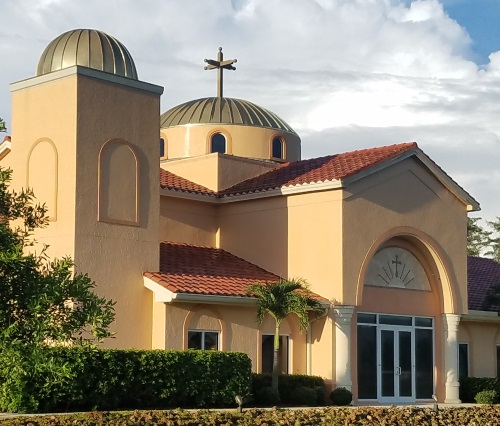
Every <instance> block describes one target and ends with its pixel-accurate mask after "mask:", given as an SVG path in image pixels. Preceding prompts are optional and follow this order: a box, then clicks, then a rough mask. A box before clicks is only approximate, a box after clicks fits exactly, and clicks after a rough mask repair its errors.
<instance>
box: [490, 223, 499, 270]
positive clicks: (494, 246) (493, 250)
mask: <svg viewBox="0 0 500 426" xmlns="http://www.w3.org/2000/svg"><path fill="white" fill-rule="evenodd" d="M488 226H489V227H490V228H491V229H492V230H493V231H492V232H491V233H490V234H491V236H490V251H489V252H488V255H489V256H491V257H492V258H493V259H494V260H496V261H497V262H500V216H499V217H497V218H496V220H494V221H488Z"/></svg>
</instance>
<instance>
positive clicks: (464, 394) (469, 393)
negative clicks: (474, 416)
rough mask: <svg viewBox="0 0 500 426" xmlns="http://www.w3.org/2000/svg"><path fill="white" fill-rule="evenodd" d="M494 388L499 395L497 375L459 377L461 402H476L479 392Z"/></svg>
mask: <svg viewBox="0 0 500 426" xmlns="http://www.w3.org/2000/svg"><path fill="white" fill-rule="evenodd" d="M485 390H494V391H496V393H497V395H500V378H499V377H463V378H461V379H460V399H461V400H462V402H476V401H475V397H476V395H477V394H478V393H479V392H482V391H485Z"/></svg>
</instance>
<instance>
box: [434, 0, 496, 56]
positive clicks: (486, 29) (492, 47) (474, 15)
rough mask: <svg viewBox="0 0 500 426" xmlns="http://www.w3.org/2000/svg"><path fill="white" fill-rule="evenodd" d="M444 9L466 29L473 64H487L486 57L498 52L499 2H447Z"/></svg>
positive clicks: (461, 0) (485, 0)
mask: <svg viewBox="0 0 500 426" xmlns="http://www.w3.org/2000/svg"><path fill="white" fill-rule="evenodd" d="M444 7H445V10H446V12H447V13H448V15H449V16H450V17H451V18H452V19H455V20H456V21H458V22H459V23H460V24H461V25H462V26H464V27H465V28H466V29H467V32H468V33H469V35H470V37H471V38H472V41H473V44H472V50H473V53H474V57H473V59H474V60H475V62H477V63H479V64H485V63H487V62H488V55H489V54H490V53H491V52H495V51H497V50H500V0H449V1H445V2H444Z"/></svg>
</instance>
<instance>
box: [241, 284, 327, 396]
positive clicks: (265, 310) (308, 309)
mask: <svg viewBox="0 0 500 426" xmlns="http://www.w3.org/2000/svg"><path fill="white" fill-rule="evenodd" d="M247 293H248V294H249V295H252V296H255V297H257V322H258V323H259V324H262V321H263V320H264V317H265V315H266V314H268V315H270V316H271V317H273V318H274V320H275V324H276V327H275V334H274V358H273V372H272V387H273V388H274V389H275V390H276V391H277V390H278V375H279V371H278V352H279V348H280V340H279V334H280V325H281V322H282V321H283V320H284V319H285V318H286V317H287V316H288V315H290V314H295V315H296V316H297V317H298V319H299V324H300V328H301V329H302V330H307V327H308V325H309V314H310V313H312V314H314V315H316V316H318V315H321V314H323V313H324V311H325V308H323V306H322V305H321V303H320V302H319V301H318V300H317V299H315V298H313V297H312V294H311V292H310V291H309V286H308V285H307V283H306V281H305V280H303V279H290V280H283V279H281V280H279V281H277V282H264V283H256V284H252V285H251V286H249V287H248V289H247Z"/></svg>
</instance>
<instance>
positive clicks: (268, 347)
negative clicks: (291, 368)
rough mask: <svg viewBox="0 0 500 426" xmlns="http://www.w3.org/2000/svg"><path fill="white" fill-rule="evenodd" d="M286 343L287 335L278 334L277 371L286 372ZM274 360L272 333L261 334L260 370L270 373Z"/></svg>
mask: <svg viewBox="0 0 500 426" xmlns="http://www.w3.org/2000/svg"><path fill="white" fill-rule="evenodd" d="M288 345H289V337H288V336H280V348H279V351H278V371H279V372H280V373H281V374H288ZM273 360H274V335H273V334H264V335H262V372H263V373H272V371H273Z"/></svg>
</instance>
